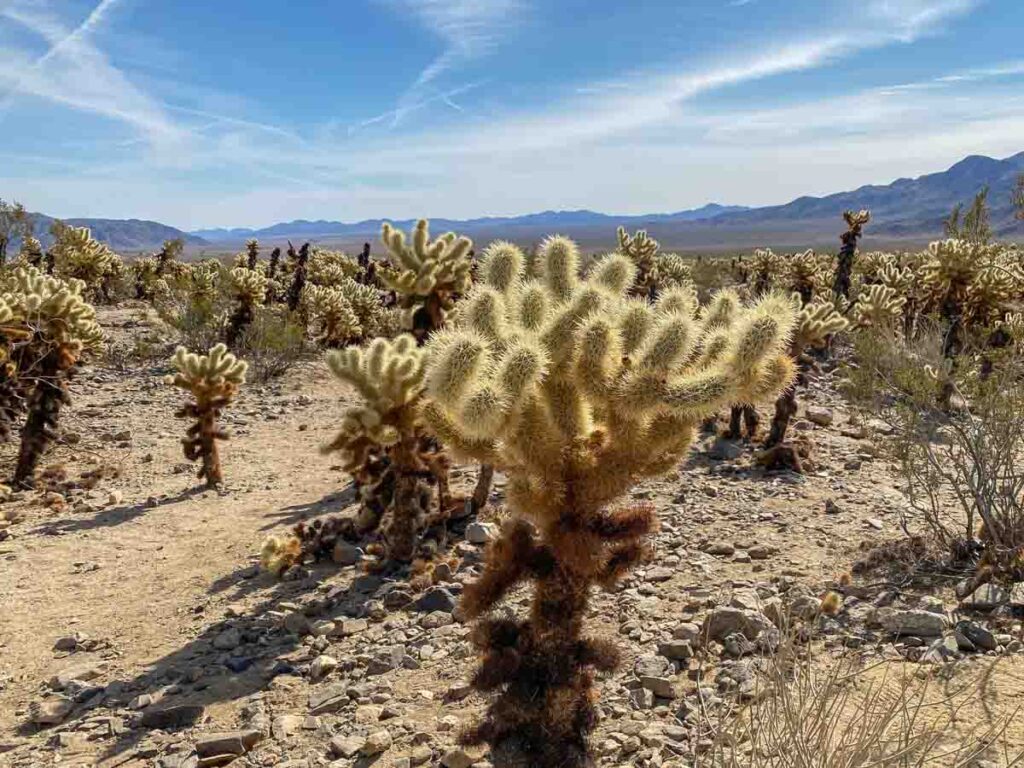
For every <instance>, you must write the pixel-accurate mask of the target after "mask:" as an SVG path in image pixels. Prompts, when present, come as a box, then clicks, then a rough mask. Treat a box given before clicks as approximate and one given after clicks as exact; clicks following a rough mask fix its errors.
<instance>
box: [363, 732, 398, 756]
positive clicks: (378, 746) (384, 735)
mask: <svg viewBox="0 0 1024 768" xmlns="http://www.w3.org/2000/svg"><path fill="white" fill-rule="evenodd" d="M391 744H392V739H391V734H390V733H389V732H388V731H376V732H374V733H371V734H370V735H369V736H367V737H366V741H364V742H363V746H361V747H360V748H359V753H360V754H361V755H362V756H363V757H373V756H374V755H379V754H380V753H381V752H387V751H388V750H389V749H390V748H391Z"/></svg>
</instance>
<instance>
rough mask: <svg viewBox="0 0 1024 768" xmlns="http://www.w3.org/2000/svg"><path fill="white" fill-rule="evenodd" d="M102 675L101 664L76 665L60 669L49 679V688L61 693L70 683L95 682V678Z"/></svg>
mask: <svg viewBox="0 0 1024 768" xmlns="http://www.w3.org/2000/svg"><path fill="white" fill-rule="evenodd" d="M102 674H103V665H102V664H98V663H97V664H78V665H77V666H74V667H67V668H65V669H62V670H61V671H60V672H58V673H57V674H56V675H54V676H53V677H52V678H50V687H51V688H53V689H54V690H55V691H63V690H64V689H65V688H67V687H68V686H69V685H70V684H71V683H72V682H75V681H78V682H82V683H85V682H88V681H89V680H95V679H96V678H97V677H99V676H100V675H102Z"/></svg>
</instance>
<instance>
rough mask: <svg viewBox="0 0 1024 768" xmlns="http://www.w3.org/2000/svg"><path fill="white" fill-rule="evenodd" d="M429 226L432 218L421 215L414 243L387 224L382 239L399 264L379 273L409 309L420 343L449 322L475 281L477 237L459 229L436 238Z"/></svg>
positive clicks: (408, 320)
mask: <svg viewBox="0 0 1024 768" xmlns="http://www.w3.org/2000/svg"><path fill="white" fill-rule="evenodd" d="M429 227H430V225H429V224H428V222H427V221H426V219H420V221H419V222H418V223H417V224H416V228H415V229H414V230H413V233H412V243H411V245H410V244H409V243H408V242H406V239H405V235H404V234H403V233H402V232H400V231H399V230H397V229H395V228H394V227H392V226H391V225H390V224H388V223H385V224H384V226H383V228H382V229H381V241H382V242H383V243H384V245H385V246H386V247H387V249H388V251H389V252H390V254H391V258H392V259H393V260H394V264H393V265H391V266H389V267H381V269H379V270H378V272H377V274H378V275H379V277H380V279H381V281H382V282H383V283H384V285H385V286H387V287H388V288H389V289H391V290H393V291H395V292H396V293H397V294H398V302H399V306H401V307H402V308H403V309H404V310H405V311H406V327H407V328H409V329H410V330H411V331H412V334H413V335H414V336H415V337H416V340H417V341H418V342H420V343H422V342H423V341H424V340H425V339H426V337H427V336H428V335H429V334H430V333H432V332H433V331H435V330H437V329H438V328H441V327H442V326H443V325H444V323H445V318H446V317H447V316H448V313H449V312H451V311H452V309H453V308H454V307H455V301H456V299H457V298H458V296H460V295H462V294H464V293H465V292H466V291H468V290H469V287H470V285H472V268H473V261H472V258H471V255H470V254H471V251H472V248H473V241H472V240H470V239H469V238H466V237H458V236H457V235H456V234H455V233H454V232H448V233H447V234H444V235H442V236H441V237H439V238H437V239H436V240H431V239H430V229H429Z"/></svg>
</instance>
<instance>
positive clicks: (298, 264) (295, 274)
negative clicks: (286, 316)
mask: <svg viewBox="0 0 1024 768" xmlns="http://www.w3.org/2000/svg"><path fill="white" fill-rule="evenodd" d="M288 265H289V271H290V272H291V278H292V279H291V284H290V285H289V286H288V293H287V296H286V300H287V303H288V311H289V312H295V311H296V310H297V309H298V308H299V302H300V301H301V300H302V289H303V288H305V287H306V280H307V278H308V276H309V243H304V244H303V245H302V247H301V248H299V250H298V253H296V251H295V249H294V248H293V247H292V244H291V243H288Z"/></svg>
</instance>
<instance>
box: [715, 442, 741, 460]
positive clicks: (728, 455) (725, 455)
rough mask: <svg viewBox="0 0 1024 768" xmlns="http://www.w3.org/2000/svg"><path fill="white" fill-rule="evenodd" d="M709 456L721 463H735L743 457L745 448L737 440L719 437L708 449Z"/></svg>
mask: <svg viewBox="0 0 1024 768" xmlns="http://www.w3.org/2000/svg"><path fill="white" fill-rule="evenodd" d="M708 455H709V456H710V457H711V458H712V459H718V460H719V461H733V460H735V459H738V458H739V457H740V456H742V455H743V446H742V445H741V444H740V443H739V442H737V441H735V440H726V439H725V438H724V437H719V438H718V439H716V440H715V441H714V442H713V443H712V444H711V447H710V448H708Z"/></svg>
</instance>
